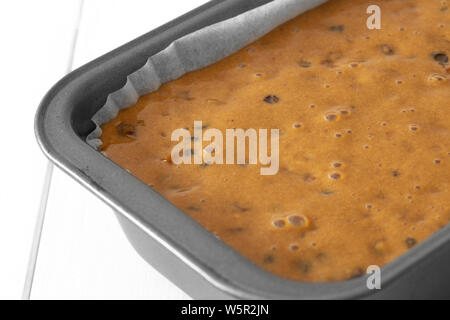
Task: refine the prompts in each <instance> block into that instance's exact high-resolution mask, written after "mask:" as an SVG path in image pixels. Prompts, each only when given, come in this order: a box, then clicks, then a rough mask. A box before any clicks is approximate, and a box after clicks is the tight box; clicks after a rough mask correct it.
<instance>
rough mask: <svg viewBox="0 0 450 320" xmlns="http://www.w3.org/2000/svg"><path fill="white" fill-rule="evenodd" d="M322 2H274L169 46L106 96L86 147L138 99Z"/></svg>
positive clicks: (95, 142) (97, 142)
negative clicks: (105, 125)
mask: <svg viewBox="0 0 450 320" xmlns="http://www.w3.org/2000/svg"><path fill="white" fill-rule="evenodd" d="M242 1H245V0H242ZM326 1H327V0H274V1H273V2H270V3H268V4H265V5H263V6H260V7H258V8H256V9H253V10H250V11H247V12H245V13H243V14H240V15H238V16H236V17H233V18H231V19H228V20H225V21H222V22H219V23H216V24H213V25H210V26H208V27H205V28H203V29H200V30H198V31H196V32H193V33H190V34H188V35H186V36H184V37H182V38H179V39H178V40H176V41H174V42H172V43H171V44H170V45H169V46H168V47H167V48H166V49H164V50H162V51H160V52H159V53H157V54H155V55H153V56H151V57H149V59H148V60H147V63H146V64H145V65H144V66H143V67H142V68H140V69H139V70H137V71H135V72H134V73H132V74H130V75H129V76H128V77H127V81H126V84H125V86H123V87H122V88H121V89H119V90H117V91H115V92H113V93H111V94H109V95H108V97H107V99H106V103H105V104H104V105H103V106H102V107H101V108H100V110H99V111H98V112H97V113H96V114H95V115H94V116H93V117H92V121H93V122H94V123H95V125H96V128H95V130H94V131H93V132H91V133H90V134H89V135H88V136H87V138H86V141H87V143H88V144H90V145H91V146H92V147H94V148H95V149H99V147H100V146H101V144H102V142H101V140H100V136H101V134H102V130H101V128H100V126H101V125H103V124H105V123H107V122H109V121H111V120H112V119H114V118H115V117H116V116H117V114H118V113H119V111H120V110H121V109H125V108H128V107H131V106H133V105H134V104H136V102H137V100H138V99H139V97H140V96H143V95H145V94H148V93H150V92H153V91H156V90H157V89H158V88H159V87H160V86H161V85H162V84H164V83H166V82H168V81H171V80H174V79H177V78H179V77H181V76H182V75H183V74H185V73H188V72H190V71H194V70H198V69H201V68H204V67H206V66H209V65H211V64H213V63H215V62H217V61H219V60H221V59H223V58H225V57H227V56H229V55H231V54H233V53H235V52H237V51H239V50H240V49H242V48H243V47H245V46H246V45H248V44H250V43H252V42H254V41H256V40H257V39H259V38H261V37H262V36H264V35H265V34H266V33H268V32H270V31H271V30H273V29H274V28H276V27H277V26H279V25H281V24H283V23H284V22H287V21H289V20H291V19H293V18H295V17H296V16H298V15H299V14H301V13H303V12H305V11H307V10H310V9H312V8H314V7H316V6H318V5H320V4H322V3H324V2H326Z"/></svg>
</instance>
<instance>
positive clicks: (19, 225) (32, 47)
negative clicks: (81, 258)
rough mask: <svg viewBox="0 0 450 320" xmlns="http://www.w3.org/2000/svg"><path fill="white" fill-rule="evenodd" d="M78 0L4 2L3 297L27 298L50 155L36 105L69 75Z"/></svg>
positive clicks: (0, 56) (0, 53) (0, 63)
mask: <svg viewBox="0 0 450 320" xmlns="http://www.w3.org/2000/svg"><path fill="white" fill-rule="evenodd" d="M77 9H78V1H75V0H65V1H60V0H45V1H31V0H30V1H22V0H15V1H2V3H1V9H0V39H1V50H0V70H1V76H0V88H1V89H0V90H1V102H2V110H1V112H2V119H1V126H0V128H1V133H2V137H3V138H2V149H1V151H0V167H1V168H2V173H1V183H0V203H1V209H0V299H18V298H20V297H21V293H22V288H23V284H24V279H25V272H26V268H27V263H28V254H29V249H30V246H31V240H32V235H33V229H34V222H35V219H36V213H37V209H38V205H39V198H40V193H41V188H42V182H43V178H44V171H45V168H46V159H45V158H44V156H43V155H42V153H41V151H40V150H39V148H38V146H37V143H36V140H35V138H34V130H33V121H34V114H35V110H36V108H37V106H38V103H39V101H40V100H41V98H42V96H43V95H44V94H45V93H46V92H47V90H48V89H49V87H50V86H51V85H52V84H53V83H54V82H56V81H57V80H58V78H60V77H61V76H63V75H64V74H65V72H66V69H67V60H68V57H69V55H70V52H71V50H72V48H71V44H72V39H71V37H72V35H73V32H74V26H75V19H76V12H77Z"/></svg>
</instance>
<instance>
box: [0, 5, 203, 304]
mask: <svg viewBox="0 0 450 320" xmlns="http://www.w3.org/2000/svg"><path fill="white" fill-rule="evenodd" d="M205 2H207V1H206V0H163V1H159V0H126V1H125V0H84V1H82V0H64V1H61V0H40V1H33V0H28V1H26V0H14V1H3V2H2V6H1V9H0V10H1V11H0V39H1V50H0V72H1V77H0V88H1V101H2V109H1V115H2V117H1V118H0V119H1V123H0V132H1V135H2V146H1V149H0V150H1V151H0V152H1V154H0V168H2V175H1V180H2V181H1V183H0V204H1V207H0V299H20V298H21V297H22V295H23V288H24V285H25V277H26V274H27V268H28V263H29V256H30V250H31V247H32V243H33V232H34V229H35V224H36V220H37V218H38V210H39V204H40V198H41V195H42V192H43V189H45V188H43V185H44V177H45V175H46V167H47V160H46V159H45V157H44V156H43V154H42V152H41V151H40V149H39V147H38V145H37V143H36V141H35V137H34V131H33V118H34V114H35V111H36V108H37V106H38V104H39V101H40V100H41V98H42V97H43V95H44V94H45V93H46V92H47V91H48V89H49V88H50V87H51V85H53V84H54V83H55V82H56V81H57V80H58V79H60V78H61V77H62V76H63V75H64V74H65V73H66V72H67V71H68V70H70V69H71V68H72V67H74V68H76V67H79V66H81V65H83V64H84V63H86V62H88V61H90V60H92V59H94V58H96V57H98V56H100V55H102V54H104V53H106V52H108V51H110V50H112V49H114V48H116V47H118V46H120V45H121V44H123V43H125V42H128V41H130V40H132V39H134V38H136V37H137V36H139V35H141V34H143V33H146V32H148V31H150V30H152V29H154V28H156V27H158V26H160V25H161V24H163V23H165V22H168V21H170V20H172V19H174V18H176V17H178V16H179V15H181V14H183V13H185V12H187V11H189V10H191V9H193V8H195V7H197V6H199V5H201V4H203V3H205ZM77 30H78V32H77ZM44 211H45V220H44V225H43V230H42V238H41V239H42V240H41V243H40V248H39V251H38V254H37V259H36V264H35V272H34V280H33V282H32V286H31V288H29V289H30V296H31V299H94V298H99V299H116V298H121V299H184V298H189V297H188V296H187V295H186V294H184V293H183V292H182V291H181V290H179V289H178V288H177V287H175V286H174V285H172V284H171V283H170V282H169V281H167V280H166V279H165V278H163V277H162V276H161V275H159V274H158V273H157V272H156V271H155V270H153V269H152V268H151V267H150V266H149V265H148V264H147V263H146V262H144V261H143V260H142V259H141V258H140V257H139V256H138V255H137V253H135V251H134V250H133V249H132V248H131V246H130V244H129V243H128V241H127V240H126V238H125V236H124V235H123V233H122V231H121V229H120V226H119V225H118V223H117V221H116V219H115V217H114V215H113V213H112V212H111V210H110V209H109V208H108V207H107V206H106V205H104V204H103V203H102V202H100V201H99V200H98V199H96V198H95V197H94V196H93V195H91V194H90V193H89V192H88V191H86V190H85V189H83V188H82V187H81V186H79V185H78V184H77V183H76V182H74V181H73V180H71V178H69V177H68V176H66V175H65V174H64V173H63V172H61V171H60V170H59V169H54V170H53V175H52V176H51V185H50V191H49V195H48V203H47V208H46V210H44ZM32 261H33V260H32ZM32 265H33V264H32ZM29 284H31V283H29Z"/></svg>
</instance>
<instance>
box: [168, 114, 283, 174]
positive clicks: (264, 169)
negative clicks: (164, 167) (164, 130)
mask: <svg viewBox="0 0 450 320" xmlns="http://www.w3.org/2000/svg"><path fill="white" fill-rule="evenodd" d="M203 129H204V127H203V124H202V121H194V134H193V136H192V135H191V133H190V132H189V130H187V129H184V128H179V129H176V130H174V131H173V132H172V136H171V140H172V141H178V144H177V145H175V146H174V147H173V149H172V153H171V160H172V162H173V163H174V164H177V165H179V164H192V163H193V164H207V165H210V164H252V165H256V164H258V162H259V164H260V165H261V168H260V174H261V175H275V174H277V172H278V168H279V153H280V150H279V148H280V147H279V129H270V136H269V129H258V130H255V129H251V128H250V129H247V130H244V129H240V128H234V129H226V130H225V141H224V134H223V133H222V131H220V130H218V129H214V128H210V129H207V130H205V131H204V132H203ZM269 139H270V148H269V145H268V140H269ZM204 142H206V143H209V144H208V145H207V146H206V147H204V146H203V144H204ZM247 147H248V148H247Z"/></svg>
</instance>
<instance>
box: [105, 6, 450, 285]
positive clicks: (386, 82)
mask: <svg viewBox="0 0 450 320" xmlns="http://www.w3.org/2000/svg"><path fill="white" fill-rule="evenodd" d="M371 4H377V5H379V6H380V8H381V13H382V15H381V26H382V29H381V30H369V29H368V28H367V27H366V19H367V18H368V15H367V14H366V8H367V7H368V6H369V5H371ZM449 12H450V8H449V3H448V2H447V1H439V0H434V1H430V0H416V1H414V0H401V1H400V0H392V1H370V3H369V1H367V0H355V1H342V0H337V1H330V2H329V3H327V4H325V5H322V6H320V7H319V8H316V9H314V10H312V11H310V12H307V13H305V14H303V15H301V16H299V17H297V18H295V19H293V20H291V21H289V22H287V23H285V24H284V25H282V26H280V27H278V28H277V29H275V30H273V31H272V32H271V33H270V34H268V35H266V36H265V37H263V38H261V39H260V40H258V41H256V42H254V43H252V44H250V45H248V46H247V47H246V48H244V49H243V50H241V51H239V52H237V53H236V54H234V55H232V56H231V57H228V58H226V59H224V60H222V61H220V62H218V63H216V64H214V65H212V66H210V67H207V68H205V69H202V70H199V71H195V72H191V73H188V74H186V75H184V76H182V77H181V78H180V79H177V80H175V81H172V82H169V83H167V84H164V85H163V86H162V87H161V88H160V89H159V90H158V91H156V92H154V93H151V94H148V95H146V96H144V97H141V99H140V100H139V101H138V103H137V104H136V105H135V106H133V107H131V108H128V109H126V110H124V111H122V112H120V114H119V115H118V116H117V118H115V119H114V120H112V121H111V122H109V123H107V124H106V125H104V126H103V127H102V129H103V134H102V137H101V139H102V141H103V146H102V151H104V152H105V154H106V156H107V157H109V158H110V159H111V160H113V161H114V162H116V163H117V164H119V165H120V166H122V167H123V168H125V169H127V170H129V171H130V172H131V173H132V174H133V175H135V176H136V177H137V178H139V179H140V180H142V181H143V182H145V183H146V184H148V185H149V186H150V187H152V188H154V189H155V190H156V191H157V192H159V193H160V194H162V195H163V196H165V197H166V198H167V199H168V200H169V201H171V202H172V203H174V204H175V205H176V206H178V207H179V208H180V209H182V210H183V211H184V212H186V214H188V215H190V216H191V217H192V218H193V219H195V220H197V221H198V222H199V223H200V224H202V225H203V226H204V227H205V228H207V229H208V230H210V231H211V232H213V233H214V234H215V235H217V236H218V237H219V238H220V239H222V240H223V241H224V242H226V243H227V244H229V245H230V246H231V247H233V248H235V249H236V250H237V251H238V252H240V253H241V254H242V255H244V256H245V257H247V258H248V259H250V260H251V261H253V262H254V263H256V264H258V265H259V266H261V267H262V268H264V269H266V270H268V271H270V272H273V273H275V274H277V275H279V276H282V277H285V278H290V279H295V280H301V281H310V282H325V281H338V280H344V279H349V278H352V277H357V276H360V275H362V274H363V273H364V272H365V269H366V267H367V266H368V265H373V264H375V265H379V266H382V265H384V264H386V263H387V262H389V261H391V260H392V259H394V258H396V257H398V256H399V255H401V254H402V253H404V252H405V251H407V250H408V249H410V248H412V247H414V246H416V245H417V244H419V243H420V242H421V241H423V240H424V239H425V238H427V237H428V236H430V235H431V234H433V233H434V232H435V231H437V230H438V229H440V228H442V227H443V226H445V225H446V224H447V223H448V222H449V219H450V66H449V63H448V55H449V54H450V15H449ZM194 120H201V121H202V122H203V125H204V127H205V128H217V129H219V130H221V131H222V132H225V130H226V129H228V128H243V129H248V128H254V129H258V128H268V129H270V128H278V129H280V138H279V141H280V147H279V150H280V151H279V152H280V157H279V161H280V169H279V171H278V174H276V175H273V176H262V175H260V165H215V164H213V165H194V164H192V165H174V164H173V163H172V162H171V158H170V154H171V150H172V148H173V147H174V145H175V144H176V142H172V141H171V133H172V131H174V130H175V129H178V128H188V129H189V130H190V131H191V132H193V128H192V126H193V123H194ZM180 232H182V230H180Z"/></svg>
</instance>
